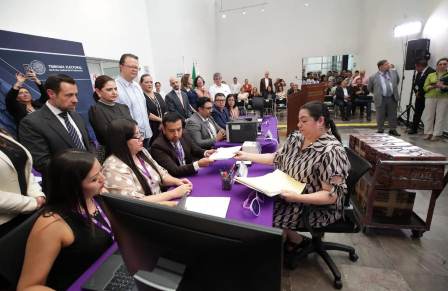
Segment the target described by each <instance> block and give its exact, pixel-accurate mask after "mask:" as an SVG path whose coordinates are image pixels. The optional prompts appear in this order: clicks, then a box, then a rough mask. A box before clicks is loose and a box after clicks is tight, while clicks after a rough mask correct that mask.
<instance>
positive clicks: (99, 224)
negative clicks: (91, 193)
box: [83, 199, 115, 240]
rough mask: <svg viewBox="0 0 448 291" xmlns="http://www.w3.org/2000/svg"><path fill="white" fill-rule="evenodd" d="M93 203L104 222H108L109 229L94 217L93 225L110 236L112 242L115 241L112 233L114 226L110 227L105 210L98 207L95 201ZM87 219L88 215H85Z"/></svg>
mask: <svg viewBox="0 0 448 291" xmlns="http://www.w3.org/2000/svg"><path fill="white" fill-rule="evenodd" d="M93 203H94V204H95V207H96V209H97V210H98V212H99V214H100V216H101V218H102V219H103V220H104V222H106V224H107V227H106V226H105V225H104V224H102V223H101V222H99V221H98V220H96V218H94V217H92V218H91V219H92V222H93V224H95V225H96V226H97V227H98V228H101V229H102V230H104V231H105V232H106V233H107V234H108V235H110V236H111V237H112V240H115V238H114V235H113V233H112V226H111V225H110V221H109V219H108V218H107V216H106V215H105V214H104V212H103V210H102V209H101V207H100V206H99V205H98V203H97V202H96V201H95V199H93ZM83 216H84V217H85V218H87V215H86V214H85V213H84V215H83Z"/></svg>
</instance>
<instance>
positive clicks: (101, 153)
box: [89, 75, 132, 162]
mask: <svg viewBox="0 0 448 291" xmlns="http://www.w3.org/2000/svg"><path fill="white" fill-rule="evenodd" d="M117 98H118V90H117V85H116V84H115V80H114V79H112V78H111V77H109V76H106V75H102V76H99V77H97V78H96V79H95V92H93V99H95V101H96V104H95V105H92V106H91V107H90V109H89V121H90V124H91V125H92V128H93V131H94V132H95V136H96V139H97V140H98V143H99V144H100V147H99V148H98V149H97V153H98V159H99V160H100V162H103V161H104V159H105V158H106V149H107V146H108V142H109V137H108V136H107V128H108V127H109V124H110V122H111V121H112V120H115V119H120V118H127V119H132V117H131V113H130V112H129V108H128V106H127V105H125V104H120V103H116V102H115V101H116V100H117Z"/></svg>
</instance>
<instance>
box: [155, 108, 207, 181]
mask: <svg viewBox="0 0 448 291" xmlns="http://www.w3.org/2000/svg"><path fill="white" fill-rule="evenodd" d="M162 133H163V134H160V135H159V136H158V137H157V138H156V139H155V140H154V142H153V144H152V146H151V156H152V157H153V158H154V159H155V160H156V161H157V163H159V165H161V166H162V167H164V168H165V169H166V170H167V171H168V173H170V174H171V175H172V176H174V177H185V176H191V175H194V174H196V172H197V171H198V170H199V168H204V167H207V166H208V165H210V164H211V163H213V161H212V160H211V159H209V158H208V157H209V156H210V155H211V154H212V153H213V152H214V151H215V150H203V149H201V148H200V147H199V146H198V145H197V144H195V143H194V142H193V141H192V140H191V139H190V137H188V135H184V134H183V130H182V120H181V118H180V116H179V115H177V113H175V112H168V113H167V114H165V115H164V116H163V118H162Z"/></svg>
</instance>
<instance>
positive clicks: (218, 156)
mask: <svg viewBox="0 0 448 291" xmlns="http://www.w3.org/2000/svg"><path fill="white" fill-rule="evenodd" d="M240 149H241V146H236V147H229V148H218V149H217V150H216V152H214V153H213V154H211V155H210V157H209V158H210V159H211V160H214V161H218V160H228V159H231V158H233V157H234V156H235V154H236V153H237V152H238V151H239V150H240Z"/></svg>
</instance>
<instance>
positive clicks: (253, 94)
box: [249, 87, 261, 98]
mask: <svg viewBox="0 0 448 291" xmlns="http://www.w3.org/2000/svg"><path fill="white" fill-rule="evenodd" d="M260 96H261V94H260V92H258V88H257V87H252V92H251V94H250V96H249V98H252V97H260Z"/></svg>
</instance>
